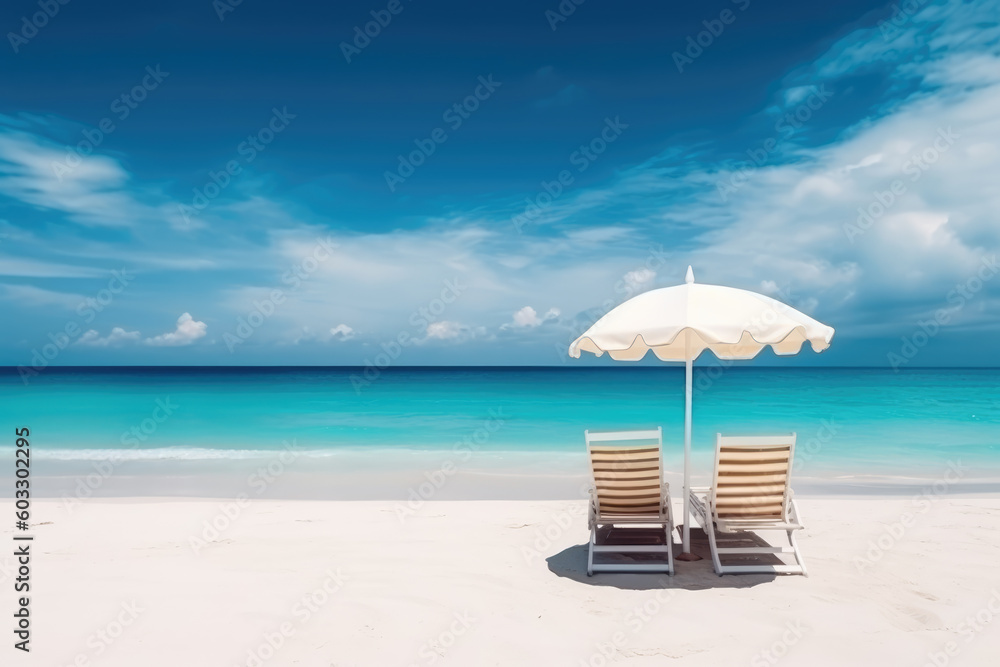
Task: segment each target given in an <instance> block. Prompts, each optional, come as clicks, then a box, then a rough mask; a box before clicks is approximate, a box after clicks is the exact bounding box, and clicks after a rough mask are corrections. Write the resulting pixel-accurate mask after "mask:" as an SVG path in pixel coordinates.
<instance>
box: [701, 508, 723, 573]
mask: <svg viewBox="0 0 1000 667" xmlns="http://www.w3.org/2000/svg"><path fill="white" fill-rule="evenodd" d="M702 520H703V522H702V524H701V527H702V528H703V529H704V530H705V532H706V533H708V546H709V549H710V550H711V551H712V566H713V567H714V568H715V573H716V574H717V575H719V576H720V577H721V576H722V559H720V558H719V545H718V544H716V543H715V523H713V522H712V519H711V518H710V517H707V516H703V517H702Z"/></svg>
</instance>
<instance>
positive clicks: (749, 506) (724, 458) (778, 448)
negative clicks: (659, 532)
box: [690, 433, 808, 576]
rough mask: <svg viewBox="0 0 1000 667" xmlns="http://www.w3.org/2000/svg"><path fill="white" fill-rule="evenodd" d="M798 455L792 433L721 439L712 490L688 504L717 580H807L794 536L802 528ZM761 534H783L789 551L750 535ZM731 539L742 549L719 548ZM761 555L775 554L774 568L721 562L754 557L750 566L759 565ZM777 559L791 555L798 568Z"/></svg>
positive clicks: (696, 491)
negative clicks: (796, 494) (762, 576)
mask: <svg viewBox="0 0 1000 667" xmlns="http://www.w3.org/2000/svg"><path fill="white" fill-rule="evenodd" d="M794 454H795V434H794V433H792V434H791V435H782V436H724V435H722V434H721V433H719V434H718V436H717V440H716V447H715V472H714V475H713V480H712V486H711V487H701V488H692V489H691V493H690V502H691V509H692V513H693V514H694V516H695V518H696V519H697V520H698V523H700V524H701V526H702V527H703V528H704V529H705V532H706V533H707V534H708V541H709V546H710V547H711V549H712V562H713V564H714V566H715V572H716V573H717V574H718V575H719V576H722V575H723V574H737V573H771V574H802V575H807V576H808V573H807V572H806V566H805V564H804V563H803V561H802V554H801V553H800V552H799V548H798V546H797V545H796V544H795V531H797V530H800V529H801V528H802V523H801V521H800V520H799V510H798V507H797V506H796V504H795V501H794V500H793V499H792V490H791V488H790V487H789V479H790V477H791V472H792V457H793V455H794ZM759 530H776V531H785V533H786V534H787V535H788V544H789V546H787V547H773V546H761V543H762V540H760V539H759V538H757V539H754V536H752V535H748V534H747V533H752V532H755V531H759ZM716 531H718V532H719V535H718V536H717V535H716ZM741 534H742V535H741ZM730 535H732V536H734V537H735V541H736V542H738V543H740V544H738V545H734V546H725V547H720V546H719V545H718V544H717V541H723V540H725V539H726V538H728V537H729V536H730ZM765 544H766V543H765ZM762 554H771V555H772V557H771V558H770V559H767V560H770V561H771V563H766V562H756V563H744V564H726V565H724V564H723V563H722V560H721V558H720V557H721V556H727V555H729V556H752V557H754V558H752V559H751V560H758V561H760V560H761V559H760V558H759V556H760V555H762ZM776 554H791V555H792V556H793V558H794V560H795V563H794V564H785V563H783V562H780V561H781V559H779V558H778V557H777V556H776ZM774 561H779V562H778V563H776V562H774Z"/></svg>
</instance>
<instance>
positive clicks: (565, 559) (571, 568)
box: [545, 527, 779, 591]
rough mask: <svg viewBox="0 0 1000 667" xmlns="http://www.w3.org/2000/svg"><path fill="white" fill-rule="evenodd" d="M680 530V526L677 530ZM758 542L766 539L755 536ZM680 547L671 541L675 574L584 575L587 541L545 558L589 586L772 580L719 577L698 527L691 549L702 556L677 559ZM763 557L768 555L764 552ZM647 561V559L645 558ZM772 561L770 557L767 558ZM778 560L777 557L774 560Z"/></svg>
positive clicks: (689, 586)
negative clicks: (689, 559)
mask: <svg viewBox="0 0 1000 667" xmlns="http://www.w3.org/2000/svg"><path fill="white" fill-rule="evenodd" d="M678 532H679V530H678ZM754 537H755V538H756V540H755V541H759V545H760V546H767V543H766V542H764V541H763V540H761V539H760V538H759V537H756V536H754ZM680 551H681V547H680V544H675V545H674V557H675V560H674V575H673V576H670V575H668V574H666V573H647V572H620V573H619V572H597V573H594V576H592V577H588V576H587V544H577V545H574V546H572V547H569V548H567V549H563V550H562V551H560V552H559V553H557V554H553V555H552V556H549V557H548V558H546V559H545V561H546V562H547V563H548V565H549V571H551V572H552V573H553V574H555V575H557V576H560V577H566V578H567V579H572V580H573V581H576V582H578V583H581V584H587V585H589V586H611V587H613V588H620V589H624V590H632V591H645V590H655V589H662V588H679V589H683V590H688V591H702V590H707V589H710V588H752V587H754V586H758V585H760V584H766V583H768V582H771V581H774V580H775V579H776V578H777V576H779V575H774V574H727V575H725V576H722V577H720V576H719V575H717V574H716V573H715V570H713V569H712V555H711V551H710V550H709V546H708V536H707V535H706V534H705V531H703V530H701V529H700V528H696V527H692V528H691V551H692V553H694V554H696V555H698V556H701V558H702V559H701V560H698V561H684V562H682V561H678V560H676V556H677V554H679V553H680ZM766 558H771V557H770V556H767V557H766ZM618 559H619V560H620V561H621V562H643V561H640V559H639V557H636V558H635V559H634V560H631V559H628V558H627V557H625V556H620V557H618ZM645 562H648V561H645ZM768 562H771V561H768ZM774 562H778V561H774Z"/></svg>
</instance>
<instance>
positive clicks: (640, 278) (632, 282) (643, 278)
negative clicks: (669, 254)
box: [622, 268, 656, 292]
mask: <svg viewBox="0 0 1000 667" xmlns="http://www.w3.org/2000/svg"><path fill="white" fill-rule="evenodd" d="M654 278H656V271H653V270H652V269H647V268H641V269H636V270H634V271H629V272H628V273H626V274H625V275H624V276H623V277H622V279H623V280H624V281H625V284H626V285H628V286H629V288H630V289H631V291H632V292H636V291H638V290H640V289H644V288H646V287H648V286H649V285H650V284H651V283H652V282H653V279H654Z"/></svg>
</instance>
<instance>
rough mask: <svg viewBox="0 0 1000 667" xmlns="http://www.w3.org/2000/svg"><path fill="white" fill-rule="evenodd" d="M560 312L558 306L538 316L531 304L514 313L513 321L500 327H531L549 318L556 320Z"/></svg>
mask: <svg viewBox="0 0 1000 667" xmlns="http://www.w3.org/2000/svg"><path fill="white" fill-rule="evenodd" d="M561 314H562V311H560V310H559V309H558V308H549V310H548V311H547V312H546V313H545V315H544V316H542V317H539V315H538V313H537V312H536V311H535V309H534V308H532V307H531V306H525V307H524V308H521V309H520V310H518V311H517V312H516V313H514V321H513V322H508V323H507V324H504V325H502V326H501V327H500V329H502V330H503V329H533V328H535V327H537V326H540V325H542V324H544V323H545V322H548V321H550V320H557V319H559V316H560V315H561Z"/></svg>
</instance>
